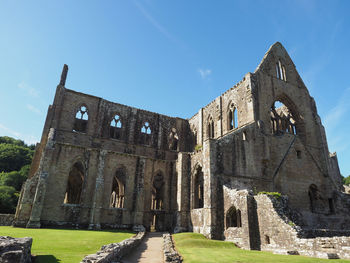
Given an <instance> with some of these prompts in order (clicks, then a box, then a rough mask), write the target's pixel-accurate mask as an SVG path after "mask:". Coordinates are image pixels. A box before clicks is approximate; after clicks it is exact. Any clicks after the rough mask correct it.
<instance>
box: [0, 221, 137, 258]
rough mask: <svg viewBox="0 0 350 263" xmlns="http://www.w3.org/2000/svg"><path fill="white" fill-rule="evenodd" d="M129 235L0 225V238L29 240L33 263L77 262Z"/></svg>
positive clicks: (112, 231)
mask: <svg viewBox="0 0 350 263" xmlns="http://www.w3.org/2000/svg"><path fill="white" fill-rule="evenodd" d="M133 235H134V234H133V233H132V232H127V231H120V230H115V231H114V230H110V231H89V230H72V229H69V230H68V229H43V228H40V229H28V228H16V227H8V226H0V236H11V237H32V238H33V245H32V254H33V255H36V256H37V259H36V261H35V263H58V262H59V263H78V262H80V261H81V260H82V259H83V257H84V256H86V255H88V254H93V253H95V252H96V251H98V250H99V249H100V248H101V246H102V245H106V244H110V243H116V242H120V241H122V240H124V239H127V238H129V237H132V236H133Z"/></svg>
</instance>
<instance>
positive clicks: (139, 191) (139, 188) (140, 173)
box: [134, 157, 146, 225]
mask: <svg viewBox="0 0 350 263" xmlns="http://www.w3.org/2000/svg"><path fill="white" fill-rule="evenodd" d="M136 165H137V167H136V175H135V177H136V178H135V179H136V180H135V186H134V193H135V195H136V198H135V211H134V225H142V224H143V213H144V206H145V202H144V199H145V193H144V179H145V166H146V159H145V158H142V157H140V158H139V159H138V160H137V164H136Z"/></svg>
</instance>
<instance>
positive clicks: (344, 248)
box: [255, 195, 350, 259]
mask: <svg viewBox="0 0 350 263" xmlns="http://www.w3.org/2000/svg"><path fill="white" fill-rule="evenodd" d="M255 200H256V202H257V208H258V217H259V228H260V231H259V232H260V240H261V243H260V247H261V250H265V251H271V252H274V253H278V254H289V255H304V256H311V257H318V258H329V259H331V258H344V259H350V237H349V236H334V237H325V236H327V233H324V234H323V236H321V237H314V238H307V235H305V231H303V230H302V229H301V228H300V227H299V226H298V225H297V224H295V220H293V215H292V214H291V213H290V211H288V210H289V209H288V205H287V201H288V200H287V199H286V197H281V198H280V199H279V200H278V199H276V198H274V197H270V196H266V195H258V196H255ZM310 231H311V232H313V233H314V234H319V232H320V231H321V230H317V229H314V230H310V229H309V230H308V231H306V232H310ZM327 231H328V230H323V232H327ZM331 232H332V231H331ZM338 234H340V233H338ZM308 235H310V233H309V234H308Z"/></svg>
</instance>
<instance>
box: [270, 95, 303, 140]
mask: <svg viewBox="0 0 350 263" xmlns="http://www.w3.org/2000/svg"><path fill="white" fill-rule="evenodd" d="M270 119H271V130H272V134H276V135H279V134H284V133H290V134H297V128H296V121H295V119H294V117H293V115H292V113H291V111H290V110H289V109H288V108H287V106H285V105H284V104H283V103H282V102H280V101H275V102H274V103H273V105H272V106H271V110H270Z"/></svg>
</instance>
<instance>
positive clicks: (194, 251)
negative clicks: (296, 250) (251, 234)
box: [173, 233, 350, 263]
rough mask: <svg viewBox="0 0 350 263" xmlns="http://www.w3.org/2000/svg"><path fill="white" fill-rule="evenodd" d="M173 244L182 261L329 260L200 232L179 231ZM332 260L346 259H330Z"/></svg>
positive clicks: (287, 262)
mask: <svg viewBox="0 0 350 263" xmlns="http://www.w3.org/2000/svg"><path fill="white" fill-rule="evenodd" d="M173 238H174V241H175V246H176V249H177V250H178V252H179V253H180V254H181V255H182V257H183V259H184V263H199V262H200V263H209V262H219V263H251V262H254V263H260V262H264V263H266V262H269V263H274V262H275V263H304V262H329V260H328V259H319V258H310V257H304V256H289V255H275V254H272V253H270V252H263V251H252V250H243V249H240V248H237V247H236V246H235V245H234V244H233V243H231V242H225V241H218V240H210V239H206V238H205V237H204V236H203V235H201V234H196V233H179V234H175V235H173ZM332 262H337V263H340V262H344V263H345V262H346V263H349V262H350V261H348V260H342V259H337V260H334V259H332Z"/></svg>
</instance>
